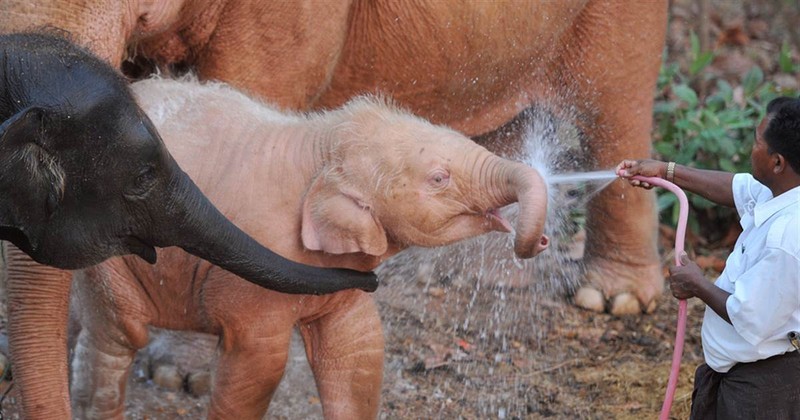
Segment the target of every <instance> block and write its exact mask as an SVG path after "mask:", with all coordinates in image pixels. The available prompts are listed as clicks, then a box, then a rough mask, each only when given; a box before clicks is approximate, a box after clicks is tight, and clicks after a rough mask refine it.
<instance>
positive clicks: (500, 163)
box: [489, 158, 550, 258]
mask: <svg viewBox="0 0 800 420" xmlns="http://www.w3.org/2000/svg"><path fill="white" fill-rule="evenodd" d="M496 159H497V161H496V162H495V165H494V166H493V168H492V170H491V172H490V174H489V179H492V180H494V187H495V188H496V194H495V196H496V200H497V204H499V206H498V207H500V206H503V205H507V204H511V203H514V202H516V203H519V218H518V220H517V227H516V237H515V238H514V253H516V254H517V256H518V257H519V258H531V257H533V256H535V255H536V254H538V253H540V252H542V251H544V250H545V249H547V246H548V245H549V242H550V239H549V238H548V237H547V236H545V235H544V222H545V219H546V218H547V184H545V182H544V180H543V179H542V176H541V175H540V174H539V172H537V171H536V170H535V169H533V168H531V167H529V166H527V165H524V164H522V163H519V162H512V161H507V160H505V159H501V158H496Z"/></svg>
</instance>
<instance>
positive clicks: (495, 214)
mask: <svg viewBox="0 0 800 420" xmlns="http://www.w3.org/2000/svg"><path fill="white" fill-rule="evenodd" d="M485 217H486V220H488V221H489V224H490V226H491V228H492V230H496V231H498V232H506V233H511V232H513V231H514V228H513V227H511V223H509V221H508V220H507V219H506V218H505V217H503V216H502V215H501V214H500V210H498V209H489V210H488V211H487V212H486V213H485Z"/></svg>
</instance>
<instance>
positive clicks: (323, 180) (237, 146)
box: [72, 80, 547, 419]
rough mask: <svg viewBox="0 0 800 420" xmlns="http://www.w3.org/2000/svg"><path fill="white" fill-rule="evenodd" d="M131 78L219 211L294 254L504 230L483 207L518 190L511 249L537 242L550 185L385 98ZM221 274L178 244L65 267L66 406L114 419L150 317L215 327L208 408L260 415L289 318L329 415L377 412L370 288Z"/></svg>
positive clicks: (363, 249) (361, 254)
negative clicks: (277, 286) (71, 322)
mask: <svg viewBox="0 0 800 420" xmlns="http://www.w3.org/2000/svg"><path fill="white" fill-rule="evenodd" d="M134 91H135V92H136V93H137V95H138V96H139V98H140V103H141V104H142V106H143V107H144V109H145V110H146V111H147V112H148V114H149V115H151V117H152V118H153V121H154V123H155V124H156V126H157V127H158V130H159V132H161V133H162V135H163V136H164V140H165V142H166V143H167V145H168V146H169V148H170V150H171V151H172V153H173V154H174V155H175V156H176V159H177V160H178V162H180V164H181V165H182V167H184V168H185V169H186V170H187V173H189V174H190V175H191V176H192V177H193V179H195V180H196V182H197V183H198V185H199V186H200V188H201V189H202V190H203V192H204V193H205V194H207V195H208V196H209V197H210V198H211V199H212V200H214V201H215V202H218V203H221V204H220V209H221V211H222V212H223V213H224V214H225V215H226V216H227V217H229V218H230V219H231V220H233V221H234V222H236V223H237V224H238V225H239V226H242V228H243V229H245V230H246V231H248V232H251V233H252V234H253V235H254V236H255V237H256V238H258V239H259V240H260V241H261V242H262V243H264V244H266V245H267V246H268V247H270V248H271V249H275V250H277V251H278V252H280V253H282V254H284V255H287V256H290V257H291V258H292V259H296V260H297V261H300V262H305V263H309V264H315V265H322V266H345V267H350V268H354V269H359V270H371V269H373V268H375V267H376V266H377V265H378V264H380V263H381V262H382V261H383V260H385V259H386V258H388V257H390V256H392V255H394V254H396V253H397V252H398V251H400V250H402V249H403V248H405V247H407V246H410V245H417V246H437V245H442V244H447V243H452V242H454V241H458V240H462V239H465V238H470V237H474V236H476V235H480V234H483V233H487V232H491V231H503V232H508V231H510V230H512V229H511V226H510V225H509V222H508V221H506V220H505V219H503V218H502V216H500V215H499V213H497V212H496V211H495V210H497V209H499V208H501V207H503V206H505V205H508V204H511V203H514V202H518V203H519V205H520V206H521V208H527V212H528V213H530V214H532V215H534V217H533V218H532V219H531V220H528V221H523V220H520V221H519V222H518V224H517V226H516V228H515V229H514V230H515V231H516V241H517V243H522V244H528V245H521V246H520V247H521V250H522V252H521V253H522V254H536V253H538V252H539V251H541V250H542V249H541V243H542V242H543V241H546V238H543V237H542V233H541V232H542V229H543V224H544V216H545V212H546V201H547V198H546V197H547V193H546V190H545V187H544V184H543V182H542V180H541V177H540V176H539V174H538V173H537V172H536V171H535V170H533V169H531V168H529V167H526V166H524V165H522V164H519V163H517V162H513V161H509V160H505V159H502V158H499V157H497V156H495V155H493V154H491V153H490V152H488V151H487V150H486V149H484V148H483V147H480V146H478V145H477V144H475V143H474V142H472V141H471V140H470V139H469V138H467V137H464V136H463V135H461V134H458V133H456V132H455V131H452V130H450V129H447V128H444V127H439V126H434V125H432V124H430V123H428V122H426V121H424V120H422V119H419V118H418V117H415V116H412V115H410V114H407V113H405V112H402V111H400V110H398V109H395V108H394V107H393V106H392V105H387V104H386V103H384V102H383V101H382V100H377V99H374V98H359V99H356V100H353V101H351V102H349V103H348V104H347V105H345V106H344V108H342V109H339V110H336V111H330V112H327V113H324V114H312V115H311V116H309V117H302V116H297V115H283V114H280V113H278V112H277V111H273V110H270V109H268V108H265V107H264V106H263V105H260V104H259V103H257V102H255V101H252V100H250V99H248V98H247V97H245V96H244V95H242V94H240V93H238V92H237V91H234V90H232V89H230V88H227V87H225V86H223V85H216V84H215V85H203V86H201V85H198V84H197V83H196V82H185V81H184V82H179V81H173V80H147V81H143V82H138V83H136V84H134ZM209 121H213V122H212V123H209ZM223 138H224V139H227V141H222V139H223ZM525 223H532V224H533V225H532V226H525ZM526 235H531V237H530V238H526V237H523V236H526ZM527 246H530V247H532V249H528V248H526V247H527ZM227 277H229V275H228V274H227V273H226V272H224V271H222V270H219V269H217V268H215V267H213V266H211V265H209V264H208V263H205V262H203V261H201V260H199V259H197V258H195V257H192V256H190V255H187V254H186V253H183V252H181V251H180V250H160V251H159V263H158V264H156V265H155V266H149V265H146V264H142V263H140V261H138V260H136V259H134V258H118V259H114V260H109V261H108V262H106V263H104V264H101V265H98V266H96V267H93V268H91V269H87V270H85V271H83V272H80V273H79V274H77V275H76V286H75V288H76V291H75V294H76V298H77V299H79V303H78V304H77V305H75V307H76V308H80V311H81V313H80V316H81V324H82V325H83V327H84V328H83V330H82V331H81V333H80V336H79V338H78V344H77V348H76V352H75V354H76V357H75V360H74V365H73V370H72V371H73V375H74V376H73V390H74V398H75V403H74V407H75V410H76V413H77V414H78V415H80V416H81V417H82V418H121V416H122V410H123V407H124V401H123V398H124V384H125V382H126V377H127V373H128V371H129V368H130V364H131V362H132V358H133V355H134V353H135V351H136V350H137V349H139V348H141V347H143V346H144V345H146V343H147V341H148V340H147V337H148V336H147V327H148V326H157V327H165V328H171V329H183V330H194V331H202V332H207V333H213V334H217V335H219V336H220V337H221V339H222V345H221V353H220V355H219V358H218V364H217V371H216V374H215V382H214V389H213V393H212V397H211V406H210V408H209V415H210V417H212V418H236V419H251V418H252V419H259V418H261V417H262V416H263V415H264V414H265V412H266V408H267V404H269V400H270V398H271V396H272V393H273V391H274V390H275V389H276V387H277V385H278V382H279V380H280V377H281V375H282V373H283V368H284V365H285V363H286V357H287V351H288V348H289V339H290V337H291V333H292V329H293V328H294V327H295V326H296V325H299V326H300V330H301V333H302V335H303V337H304V340H305V343H306V351H307V353H308V360H309V361H310V363H311V365H312V369H313V372H314V375H315V378H316V382H317V385H318V387H319V392H320V396H321V399H322V405H323V410H324V411H325V415H326V417H329V418H374V417H375V416H376V415H377V410H378V403H379V401H380V389H381V378H382V374H383V344H384V343H383V336H382V332H381V325H380V318H379V316H378V313H377V311H376V307H375V303H374V302H373V300H372V298H371V297H370V296H369V295H368V294H366V293H363V292H361V291H344V292H340V293H335V294H332V295H329V296H322V297H321V296H303V297H298V296H292V295H286V294H281V293H277V292H272V291H267V290H259V289H257V288H254V287H251V285H249V284H246V283H241V287H239V288H232V287H227V286H225V285H226V284H228V283H229V282H228V280H227ZM120 337H124V338H122V339H121V338H120ZM114 396H116V398H114Z"/></svg>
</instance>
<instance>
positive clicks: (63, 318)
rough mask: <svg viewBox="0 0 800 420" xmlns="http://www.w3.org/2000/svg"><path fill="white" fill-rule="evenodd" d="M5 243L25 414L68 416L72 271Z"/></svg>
mask: <svg viewBox="0 0 800 420" xmlns="http://www.w3.org/2000/svg"><path fill="white" fill-rule="evenodd" d="M5 246H6V252H5V255H6V270H7V271H6V272H7V286H6V287H7V289H6V290H7V294H8V295H7V302H8V340H9V349H10V353H11V363H12V365H13V366H14V383H15V384H16V386H17V387H18V389H19V394H20V398H21V399H22V409H23V414H24V416H23V417H25V418H30V419H68V418H70V415H71V414H70V406H69V382H68V375H69V374H68V364H67V319H68V316H69V293H70V286H71V283H72V275H71V273H70V272H68V271H64V270H58V269H55V268H52V267H48V266H44V265H41V264H38V263H36V262H35V261H33V260H32V259H31V258H30V257H28V256H27V255H26V254H25V253H23V252H22V251H20V250H19V249H17V247H15V246H13V245H11V244H10V243H5Z"/></svg>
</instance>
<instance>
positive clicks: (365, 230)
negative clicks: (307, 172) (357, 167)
mask: <svg viewBox="0 0 800 420" xmlns="http://www.w3.org/2000/svg"><path fill="white" fill-rule="evenodd" d="M340 184H341V181H340V180H338V179H336V177H335V176H331V175H330V174H324V173H323V174H320V175H318V176H317V177H316V178H315V179H314V180H313V181H312V183H311V186H310V187H309V189H308V191H307V192H306V196H305V197H304V199H303V210H302V211H303V214H302V227H301V235H302V240H303V246H305V247H306V248H307V249H309V250H312V251H324V252H327V253H329V254H346V253H352V252H363V253H365V254H368V255H376V256H378V255H383V254H385V253H386V251H387V250H388V248H389V243H388V239H387V238H386V232H385V231H384V229H383V226H382V225H381V223H380V221H379V220H377V219H376V218H375V216H374V215H373V214H372V211H371V208H370V205H369V203H367V202H365V201H364V197H363V196H361V194H359V193H358V192H355V191H346V190H343V189H341V188H340V187H341V185H340Z"/></svg>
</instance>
